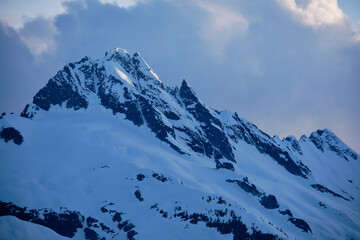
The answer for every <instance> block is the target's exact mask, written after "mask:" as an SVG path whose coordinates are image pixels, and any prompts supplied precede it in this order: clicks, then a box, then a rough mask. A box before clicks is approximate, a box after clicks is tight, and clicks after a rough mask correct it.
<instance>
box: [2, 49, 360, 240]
mask: <svg viewBox="0 0 360 240" xmlns="http://www.w3.org/2000/svg"><path fill="white" fill-rule="evenodd" d="M359 172H360V155H359V154H357V153H356V152H354V151H353V150H352V149H350V148H349V147H348V146H347V145H346V144H345V143H343V142H342V141H341V140H340V139H339V138H338V137H337V136H336V135H335V134H334V133H333V132H331V131H330V130H328V129H324V130H317V131H315V132H313V133H312V134H311V135H310V136H308V137H307V136H302V137H301V138H300V139H299V140H298V139H296V138H295V137H294V136H289V137H286V138H284V139H282V140H281V139H279V138H278V137H277V136H274V137H270V136H269V135H267V134H266V133H264V132H262V131H261V130H260V129H258V128H257V127H256V126H255V125H254V124H252V123H250V122H248V121H247V120H245V119H244V118H241V117H240V116H239V115H238V114H237V113H232V112H229V111H217V110H214V109H212V108H210V107H208V106H206V105H205V104H204V103H203V102H202V101H201V100H199V99H198V97H197V96H196V94H195V92H194V91H193V90H192V89H191V87H190V86H189V83H188V82H186V81H185V80H184V81H183V82H182V83H181V86H180V87H175V88H172V87H168V86H166V85H165V84H164V83H163V82H162V81H161V80H160V79H159V77H158V76H157V75H156V74H155V72H154V71H153V70H152V69H151V68H150V67H149V65H148V64H147V63H146V62H145V61H144V59H143V58H142V57H141V56H140V54H139V53H135V54H133V55H132V56H131V55H130V54H129V53H128V52H126V51H125V50H123V49H119V48H116V49H114V50H112V51H109V52H107V53H106V54H105V56H104V57H103V58H101V59H98V60H92V59H90V58H88V57H85V58H83V59H81V60H80V61H78V62H74V63H69V64H68V65H66V66H65V67H64V69H63V70H61V71H59V72H58V73H57V74H56V75H55V76H54V77H53V78H51V79H50V80H49V81H48V83H47V84H46V85H45V86H44V87H43V88H42V89H40V91H39V92H38V93H37V94H36V95H35V96H34V98H33V102H32V103H30V104H28V105H26V107H25V108H24V110H23V112H22V113H21V115H20V116H18V115H16V114H7V113H6V114H5V113H3V114H2V115H1V118H0V238H1V239H69V238H70V239H91V240H95V239H360V205H359V204H360V189H359V188H360V174H359Z"/></svg>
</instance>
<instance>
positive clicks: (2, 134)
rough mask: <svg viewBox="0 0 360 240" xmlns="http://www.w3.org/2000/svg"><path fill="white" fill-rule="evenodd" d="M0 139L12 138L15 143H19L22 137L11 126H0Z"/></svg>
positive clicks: (6, 140) (9, 139) (22, 139)
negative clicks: (0, 127)
mask: <svg viewBox="0 0 360 240" xmlns="http://www.w3.org/2000/svg"><path fill="white" fill-rule="evenodd" d="M0 139H4V141H5V142H9V141H11V140H12V141H14V143H15V144H17V145H21V144H22V143H23V142H24V137H23V136H22V135H21V133H20V132H19V131H18V130H16V129H15V128H13V127H7V128H2V129H1V130H0Z"/></svg>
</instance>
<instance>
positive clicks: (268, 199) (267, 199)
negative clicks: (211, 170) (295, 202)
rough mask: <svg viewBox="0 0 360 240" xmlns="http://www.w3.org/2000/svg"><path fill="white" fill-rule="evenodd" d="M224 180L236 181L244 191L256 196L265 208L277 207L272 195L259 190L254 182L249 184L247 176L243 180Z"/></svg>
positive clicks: (228, 180) (277, 204)
mask: <svg viewBox="0 0 360 240" xmlns="http://www.w3.org/2000/svg"><path fill="white" fill-rule="evenodd" d="M226 182H229V183H236V184H237V185H238V186H239V187H240V188H241V189H243V190H244V191H245V192H247V193H251V195H253V196H255V197H257V199H258V201H259V202H260V204H261V205H263V206H264V207H265V208H267V209H275V208H278V207H279V203H278V202H277V200H276V197H275V196H274V195H271V194H270V195H266V194H265V193H264V192H260V191H259V190H258V189H257V187H256V186H255V185H254V184H251V185H250V184H249V181H248V178H247V177H245V178H244V179H243V181H240V180H231V179H227V180H226Z"/></svg>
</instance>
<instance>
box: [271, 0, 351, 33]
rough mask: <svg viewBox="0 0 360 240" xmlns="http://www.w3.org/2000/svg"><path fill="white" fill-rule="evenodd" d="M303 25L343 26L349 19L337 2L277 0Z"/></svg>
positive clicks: (333, 0) (328, 0) (325, 0)
mask: <svg viewBox="0 0 360 240" xmlns="http://www.w3.org/2000/svg"><path fill="white" fill-rule="evenodd" d="M277 1H278V2H279V3H280V4H281V5H282V6H283V7H285V8H286V9H288V10H289V11H290V12H291V13H292V14H293V15H294V16H295V18H296V19H298V20H299V21H300V22H301V23H303V24H305V25H308V26H311V27H321V26H324V25H333V24H342V23H344V21H346V19H347V17H346V15H345V14H344V13H343V11H342V10H341V9H340V8H339V6H338V2H337V0H300V1H299V0H298V1H295V0H277Z"/></svg>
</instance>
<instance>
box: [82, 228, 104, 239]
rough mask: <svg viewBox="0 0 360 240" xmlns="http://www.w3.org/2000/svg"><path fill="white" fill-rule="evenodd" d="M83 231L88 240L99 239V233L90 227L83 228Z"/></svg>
mask: <svg viewBox="0 0 360 240" xmlns="http://www.w3.org/2000/svg"><path fill="white" fill-rule="evenodd" d="M84 233H85V239H89V240H98V239H100V238H99V234H98V233H97V232H95V231H94V230H92V229H90V228H85V229H84Z"/></svg>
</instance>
